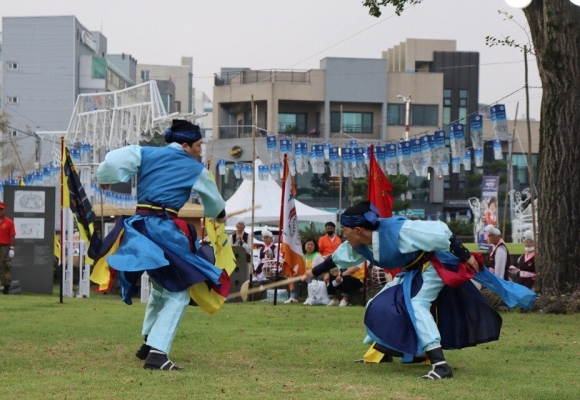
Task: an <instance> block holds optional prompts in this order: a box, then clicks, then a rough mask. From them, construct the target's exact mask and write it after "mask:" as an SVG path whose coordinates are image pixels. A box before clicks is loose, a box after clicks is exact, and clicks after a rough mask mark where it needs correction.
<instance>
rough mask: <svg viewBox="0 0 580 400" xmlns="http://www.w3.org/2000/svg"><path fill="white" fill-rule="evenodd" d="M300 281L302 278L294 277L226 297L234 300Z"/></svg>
mask: <svg viewBox="0 0 580 400" xmlns="http://www.w3.org/2000/svg"><path fill="white" fill-rule="evenodd" d="M301 279H302V276H294V277H292V278H288V279H283V280H281V281H277V282H272V283H268V284H266V285H260V287H257V288H252V289H249V290H247V291H245V290H240V291H239V292H237V293H231V294H230V295H229V296H228V299H234V298H236V297H240V296H243V297H246V296H247V295H250V294H254V293H259V292H263V291H264V290H268V289H274V290H276V289H275V288H278V287H280V286H285V285H288V284H289V283H294V282H298V281H299V280H301Z"/></svg>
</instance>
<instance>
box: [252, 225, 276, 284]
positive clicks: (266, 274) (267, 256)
mask: <svg viewBox="0 0 580 400" xmlns="http://www.w3.org/2000/svg"><path fill="white" fill-rule="evenodd" d="M262 238H263V239H262V240H264V247H262V248H261V249H260V263H259V264H258V266H257V267H256V270H255V274H254V275H255V276H256V280H267V279H269V278H272V273H274V274H275V269H276V268H274V271H272V269H271V268H270V267H271V266H272V265H274V267H275V265H276V264H275V263H276V261H277V260H276V244H275V243H274V237H273V235H272V232H270V231H269V230H268V229H266V228H264V229H263V230H262ZM280 262H282V260H280ZM265 265H266V268H267V269H268V270H267V271H266V270H265V268H264V266H265Z"/></svg>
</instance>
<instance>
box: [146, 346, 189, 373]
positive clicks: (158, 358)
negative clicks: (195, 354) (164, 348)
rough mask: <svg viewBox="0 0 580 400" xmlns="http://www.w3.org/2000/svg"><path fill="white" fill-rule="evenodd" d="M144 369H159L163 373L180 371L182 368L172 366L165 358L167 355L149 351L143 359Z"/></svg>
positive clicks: (152, 350)
mask: <svg viewBox="0 0 580 400" xmlns="http://www.w3.org/2000/svg"><path fill="white" fill-rule="evenodd" d="M143 368H145V369H160V370H163V371H181V370H182V369H183V368H181V367H179V366H177V365H175V364H173V362H172V361H171V360H170V359H169V358H168V357H167V354H165V353H163V352H161V351H159V350H155V349H151V350H150V351H149V355H148V356H147V358H146V359H145V365H143Z"/></svg>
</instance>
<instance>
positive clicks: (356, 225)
mask: <svg viewBox="0 0 580 400" xmlns="http://www.w3.org/2000/svg"><path fill="white" fill-rule="evenodd" d="M378 215H379V212H378V210H377V209H376V208H375V207H374V206H373V205H372V204H371V203H370V202H369V201H365V202H362V203H360V204H358V205H356V206H353V207H350V208H348V209H346V210H345V212H344V213H343V214H342V215H341V218H340V222H341V225H342V227H343V231H344V235H345V237H346V239H347V241H346V242H345V243H343V244H342V245H341V246H340V247H339V248H338V249H337V250H336V251H335V252H334V253H333V255H332V257H329V258H327V259H326V260H325V262H324V263H322V264H319V265H318V266H317V267H315V268H313V269H312V270H311V271H308V272H307V273H306V274H305V275H304V278H303V279H304V280H307V279H311V278H312V277H313V276H317V275H320V274H322V273H324V272H326V271H329V270H330V269H332V268H334V267H336V266H340V268H347V267H349V266H352V265H358V264H360V263H361V262H362V261H364V260H368V261H370V262H371V263H373V265H376V266H379V267H382V268H386V269H391V270H392V269H396V268H399V267H402V268H403V272H401V273H400V274H399V275H397V277H396V278H395V279H394V280H393V281H392V282H390V283H388V284H387V285H386V286H385V287H384V288H383V290H381V292H380V293H379V294H377V295H376V296H375V297H374V298H373V299H372V300H370V301H369V303H368V305H367V310H366V313H365V325H366V327H367V334H368V336H367V339H365V341H366V342H367V343H369V342H372V341H375V342H376V343H377V346H379V350H380V351H381V352H383V353H385V354H387V355H389V356H398V357H402V359H403V362H413V361H416V360H417V358H416V356H424V355H426V356H427V357H428V358H429V359H430V361H431V365H432V370H431V371H429V373H427V374H426V375H424V376H422V378H424V379H443V378H451V377H452V376H453V372H452V370H451V368H450V367H449V366H448V365H447V362H446V361H445V357H444V356H443V349H444V348H445V349H460V348H463V347H467V346H475V345H477V344H479V343H485V342H489V341H492V340H497V339H498V338H499V333H500V329H501V317H500V316H499V314H497V313H496V312H495V311H494V310H493V308H492V307H491V306H490V305H489V304H488V303H487V301H486V300H485V298H484V297H483V296H482V295H481V294H480V293H479V291H478V290H477V289H476V288H475V286H474V285H473V283H472V282H471V279H474V280H475V281H477V282H479V283H481V284H482V285H484V286H485V287H487V288H489V289H490V290H492V291H494V292H496V293H498V294H499V295H500V296H502V298H503V299H504V302H505V303H506V304H507V305H508V306H510V307H514V306H515V305H520V306H522V307H524V308H529V307H530V306H531V304H532V303H533V301H534V300H535V296H536V294H535V293H534V292H532V291H531V290H529V289H527V288H525V287H523V286H521V285H517V284H514V283H513V282H508V281H504V280H500V279H497V277H495V275H493V274H491V273H490V272H489V271H487V270H486V269H484V268H482V266H481V265H479V264H478V262H477V261H476V259H475V258H474V257H473V256H472V255H471V254H470V253H469V251H468V250H467V249H466V248H465V247H463V245H461V243H460V242H459V240H457V239H456V238H455V237H454V236H453V235H452V233H451V231H450V230H449V228H448V227H447V225H446V224H445V223H443V222H441V221H410V220H407V219H405V218H400V217H392V218H379V217H378ZM448 249H450V251H449V250H448ZM435 301H436V305H437V311H436V315H437V322H436V321H435V319H434V317H433V315H432V313H431V306H432V304H433V303H434V302H435Z"/></svg>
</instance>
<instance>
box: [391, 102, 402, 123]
mask: <svg viewBox="0 0 580 400" xmlns="http://www.w3.org/2000/svg"><path fill="white" fill-rule="evenodd" d="M387 125H405V105H404V104H389V105H388V106H387Z"/></svg>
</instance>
